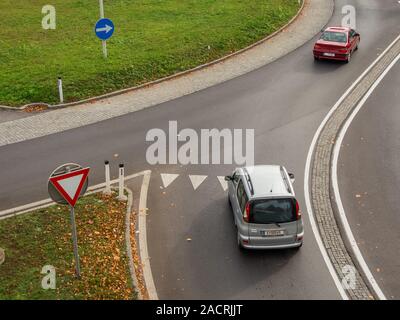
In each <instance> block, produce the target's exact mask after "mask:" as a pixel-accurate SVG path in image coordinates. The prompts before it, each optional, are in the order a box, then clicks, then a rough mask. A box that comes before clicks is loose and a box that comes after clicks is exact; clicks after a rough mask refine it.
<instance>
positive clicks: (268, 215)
mask: <svg viewBox="0 0 400 320" xmlns="http://www.w3.org/2000/svg"><path fill="white" fill-rule="evenodd" d="M295 220H296V212H295V208H294V201H293V199H269V200H257V201H255V202H254V203H253V206H252V212H251V222H252V223H260V224H271V223H285V222H292V221H295Z"/></svg>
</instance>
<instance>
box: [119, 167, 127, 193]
mask: <svg viewBox="0 0 400 320" xmlns="http://www.w3.org/2000/svg"><path fill="white" fill-rule="evenodd" d="M124 180H125V168H124V164H123V163H121V164H120V165H119V180H118V200H119V201H126V200H128V197H127V196H126V195H124Z"/></svg>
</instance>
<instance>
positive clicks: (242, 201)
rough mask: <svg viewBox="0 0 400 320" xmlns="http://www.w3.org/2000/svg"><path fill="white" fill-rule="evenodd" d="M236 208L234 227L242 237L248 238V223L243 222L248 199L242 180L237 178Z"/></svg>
mask: <svg viewBox="0 0 400 320" xmlns="http://www.w3.org/2000/svg"><path fill="white" fill-rule="evenodd" d="M236 199H237V201H236V203H235V205H236V207H235V219H236V226H237V228H238V230H239V232H240V233H241V234H242V235H245V236H248V234H249V228H248V223H247V222H245V221H244V220H243V216H244V212H245V210H246V203H247V201H249V198H248V196H247V194H246V190H245V188H244V184H243V180H242V179H240V178H239V182H238V186H237V190H236Z"/></svg>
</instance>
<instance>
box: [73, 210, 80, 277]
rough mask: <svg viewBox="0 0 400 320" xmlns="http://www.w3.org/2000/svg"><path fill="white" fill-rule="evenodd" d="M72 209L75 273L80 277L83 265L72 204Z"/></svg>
mask: <svg viewBox="0 0 400 320" xmlns="http://www.w3.org/2000/svg"><path fill="white" fill-rule="evenodd" d="M70 209H71V226H72V241H73V243H74V256H75V274H76V277H77V278H78V279H80V277H81V267H80V264H79V252H78V237H77V235H76V224H75V208H74V207H73V206H70Z"/></svg>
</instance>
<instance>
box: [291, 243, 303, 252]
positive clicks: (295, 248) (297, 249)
mask: <svg viewBox="0 0 400 320" xmlns="http://www.w3.org/2000/svg"><path fill="white" fill-rule="evenodd" d="M302 246H303V242H302V243H301V245H299V246H298V247H294V248H293V250H294V251H296V252H297V251H299V250H300V249H301V247H302Z"/></svg>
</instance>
